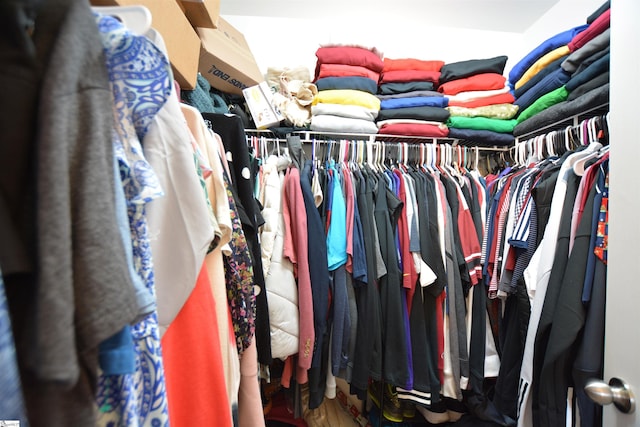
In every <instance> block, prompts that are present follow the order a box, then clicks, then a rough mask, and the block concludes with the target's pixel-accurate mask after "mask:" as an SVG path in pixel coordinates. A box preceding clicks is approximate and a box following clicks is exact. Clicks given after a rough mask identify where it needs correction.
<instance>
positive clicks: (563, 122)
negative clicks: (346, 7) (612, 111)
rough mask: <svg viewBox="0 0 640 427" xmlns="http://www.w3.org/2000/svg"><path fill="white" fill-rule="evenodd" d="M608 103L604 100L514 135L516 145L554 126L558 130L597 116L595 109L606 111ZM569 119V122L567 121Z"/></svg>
mask: <svg viewBox="0 0 640 427" xmlns="http://www.w3.org/2000/svg"><path fill="white" fill-rule="evenodd" d="M608 107H609V103H608V102H606V103H604V104H600V105H597V106H595V107H592V108H589V109H587V110H584V111H580V112H579V113H576V114H574V115H572V116H569V117H565V118H563V119H560V120H557V121H555V122H553V123H550V124H548V125H546V126H542V127H540V128H538V129H536V130H532V131H531V132H527V133H525V134H522V135H519V136H517V137H516V145H517V144H518V142H522V141H526V140H529V139H531V138H535V137H536V136H539V135H542V134H545V133H548V130H554V128H556V129H555V130H559V129H560V128H561V127H566V126H577V125H579V124H580V122H581V121H583V120H584V119H588V118H591V117H594V116H597V115H599V114H593V113H595V112H597V111H605V110H606V111H608V110H609V108H608ZM569 121H570V123H568V122H569Z"/></svg>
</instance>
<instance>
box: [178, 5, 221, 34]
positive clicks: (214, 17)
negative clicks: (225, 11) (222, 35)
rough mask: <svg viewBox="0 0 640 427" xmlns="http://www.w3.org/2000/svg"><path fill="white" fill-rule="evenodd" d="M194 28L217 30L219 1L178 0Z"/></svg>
mask: <svg viewBox="0 0 640 427" xmlns="http://www.w3.org/2000/svg"><path fill="white" fill-rule="evenodd" d="M179 1H180V4H181V6H182V10H184V14H185V15H187V18H189V22H191V25H193V26H194V27H202V28H218V18H219V16H220V0H179Z"/></svg>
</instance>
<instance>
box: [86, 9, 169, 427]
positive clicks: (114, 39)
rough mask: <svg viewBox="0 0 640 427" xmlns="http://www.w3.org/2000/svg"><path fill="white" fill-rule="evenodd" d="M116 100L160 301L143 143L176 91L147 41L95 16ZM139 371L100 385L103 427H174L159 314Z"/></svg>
mask: <svg viewBox="0 0 640 427" xmlns="http://www.w3.org/2000/svg"><path fill="white" fill-rule="evenodd" d="M96 22H97V24H98V28H99V29H100V33H101V35H102V40H103V46H104V49H105V54H106V58H107V68H108V72H109V77H110V81H111V87H112V91H113V100H114V133H113V143H114V154H115V156H116V158H117V160H118V163H119V169H120V178H121V180H122V185H123V188H124V191H125V196H126V199H127V211H128V216H129V223H130V227H131V240H132V245H133V263H134V268H135V270H136V272H137V273H138V274H139V275H140V277H141V278H142V280H143V282H144V283H145V285H146V287H147V289H148V290H149V292H151V294H152V295H153V296H154V297H155V284H154V275H153V263H152V258H151V247H150V242H149V231H148V225H147V219H146V214H145V206H146V204H147V203H149V202H150V201H152V200H154V199H156V198H158V197H161V196H162V195H163V193H162V189H161V188H160V184H159V182H158V179H157V176H156V175H155V173H154V172H153V170H152V168H151V166H150V165H149V163H148V162H147V160H146V159H145V157H144V153H143V151H142V146H141V143H140V141H142V140H143V138H144V136H145V135H146V132H147V130H148V129H149V126H150V125H151V123H152V121H153V118H154V117H155V115H156V114H157V113H158V111H160V109H161V108H162V106H163V105H164V104H165V102H166V100H167V99H168V97H169V95H170V94H171V85H172V78H171V69H170V66H169V63H168V61H167V59H166V57H165V55H164V54H163V53H162V52H161V51H160V50H158V48H157V47H156V46H155V45H154V44H153V43H152V42H151V41H149V40H148V39H146V38H145V37H141V36H136V35H133V34H131V33H130V32H129V31H128V30H127V29H126V28H125V27H124V26H123V25H122V24H121V23H120V22H119V21H117V20H116V19H114V18H111V17H108V16H103V15H99V14H96ZM131 331H132V336H133V342H134V347H135V348H134V350H135V355H136V365H135V372H134V373H133V374H130V375H112V376H108V375H104V374H101V375H100V378H99V381H98V394H97V397H96V399H97V405H98V408H99V416H98V422H97V425H98V426H105V427H116V426H153V427H166V426H168V425H169V414H168V403H167V396H166V386H165V376H164V368H163V364H162V354H161V349H160V334H159V330H158V319H157V313H156V312H154V313H152V314H150V315H148V316H146V317H145V318H144V319H142V320H141V321H140V322H138V323H137V324H135V325H133V326H132V329H131Z"/></svg>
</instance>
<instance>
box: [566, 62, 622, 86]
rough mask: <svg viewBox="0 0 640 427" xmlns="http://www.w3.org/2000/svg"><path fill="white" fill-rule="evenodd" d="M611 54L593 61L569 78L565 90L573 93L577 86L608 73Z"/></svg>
mask: <svg viewBox="0 0 640 427" xmlns="http://www.w3.org/2000/svg"><path fill="white" fill-rule="evenodd" d="M610 58H611V54H610V53H607V54H606V55H604V56H603V57H602V58H600V59H598V60H596V61H594V62H593V63H592V64H591V65H589V66H588V67H587V68H585V69H584V70H582V71H581V72H579V73H577V74H575V75H574V76H573V77H571V80H569V81H568V82H567V90H568V91H569V92H571V91H573V90H574V89H575V88H577V87H578V86H580V85H582V84H584V83H586V82H588V81H589V80H591V79H594V78H596V77H598V76H599V75H600V74H602V73H606V72H607V71H609V59H610Z"/></svg>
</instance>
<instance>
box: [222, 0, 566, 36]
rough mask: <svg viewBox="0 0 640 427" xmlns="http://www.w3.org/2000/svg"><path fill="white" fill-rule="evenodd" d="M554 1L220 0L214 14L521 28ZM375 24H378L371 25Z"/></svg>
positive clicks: (516, 30) (547, 8) (518, 29)
mask: <svg viewBox="0 0 640 427" xmlns="http://www.w3.org/2000/svg"><path fill="white" fill-rule="evenodd" d="M557 2H558V0H540V1H527V0H386V1H385V0H322V1H317V0H221V4H220V14H222V15H240V16H258V17H265V18H270V17H281V18H293V19H317V20H324V19H332V18H334V19H340V20H345V19H349V22H351V21H353V24H354V25H366V24H367V22H374V23H379V22H381V21H382V22H384V21H386V20H389V21H391V20H394V21H396V22H397V21H403V20H404V21H406V22H407V23H411V24H412V25H413V24H416V23H417V24H420V23H424V24H425V25H429V26H437V27H449V28H452V27H453V28H468V29H475V30H485V31H486V30H489V31H505V32H516V33H522V32H524V31H525V30H527V29H528V28H529V27H530V26H531V25H532V24H534V23H535V22H536V21H537V20H538V19H539V18H540V17H541V16H542V15H544V13H545V12H546V11H547V10H549V9H550V8H551V7H552V6H553V5H554V4H556V3H557ZM376 25H378V24H376Z"/></svg>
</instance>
